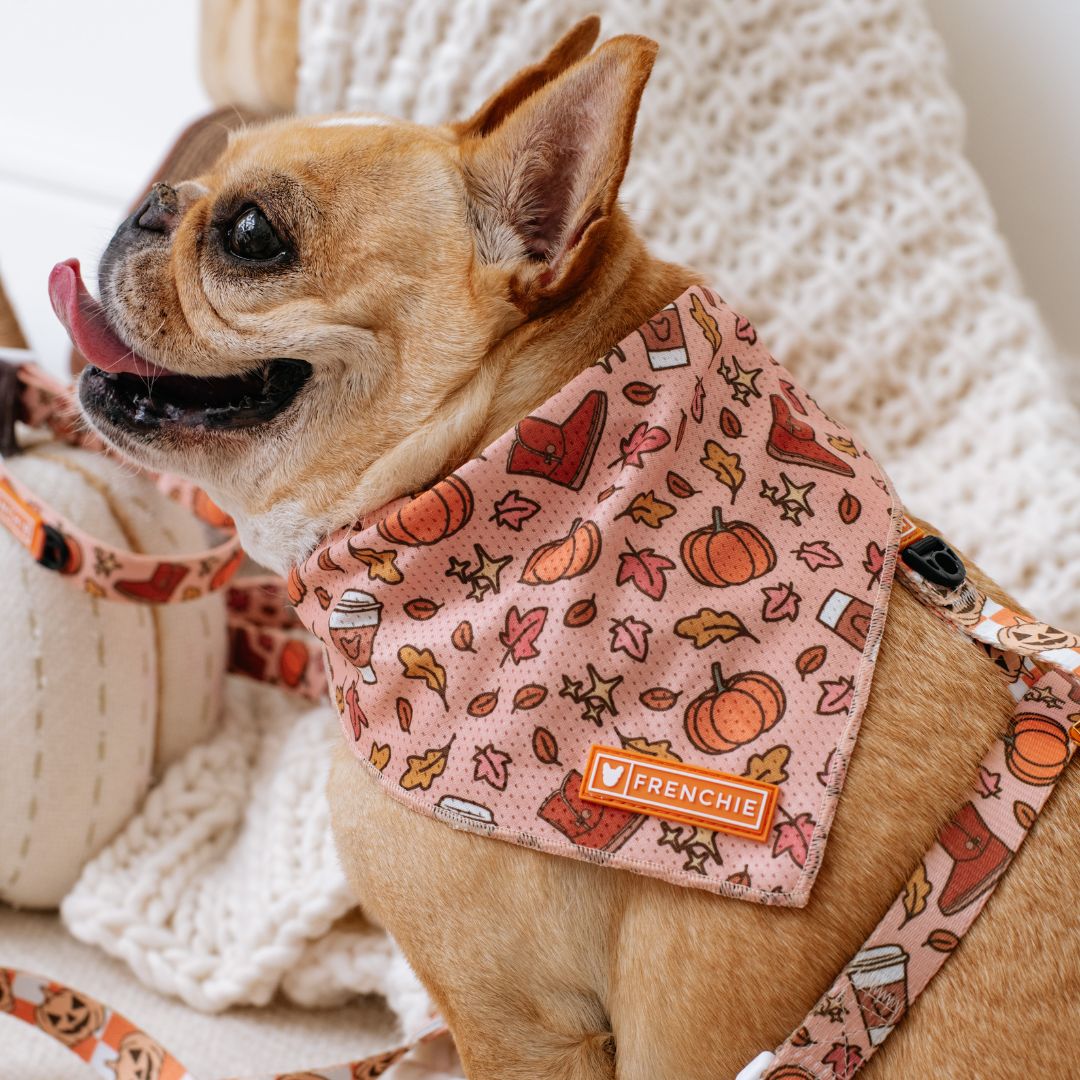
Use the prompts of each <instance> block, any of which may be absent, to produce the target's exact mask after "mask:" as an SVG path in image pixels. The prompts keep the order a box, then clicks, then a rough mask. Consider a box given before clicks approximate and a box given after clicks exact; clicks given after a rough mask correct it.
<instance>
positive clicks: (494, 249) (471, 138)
mask: <svg viewBox="0 0 1080 1080" xmlns="http://www.w3.org/2000/svg"><path fill="white" fill-rule="evenodd" d="M598 29H599V20H595V19H593V20H586V21H585V22H583V23H581V24H579V25H578V26H577V27H575V29H574V30H572V31H571V32H570V33H569V34H567V35H566V37H564V38H563V39H562V40H561V41H560V42H559V43H558V45H556V47H555V49H554V51H553V52H552V53H551V55H550V56H548V57H547V59H546V60H544V61H542V62H541V63H540V64H538V65H536V66H535V67H533V68H527V69H526V70H525V71H523V72H522V73H520V74H519V75H518V76H517V77H516V78H515V79H513V80H511V82H510V83H509V84H508V85H507V86H506V87H505V88H504V89H503V90H502V91H500V92H499V93H498V94H496V95H495V97H493V98H492V99H491V100H490V101H488V102H487V104H486V105H485V106H484V107H483V108H482V109H481V110H480V112H478V113H477V114H476V116H475V117H473V118H472V120H469V121H466V123H465V124H464V125H462V126H461V127H460V128H459V129H458V132H459V136H460V141H459V146H460V153H461V165H462V172H463V176H464V180H465V185H466V192H467V197H468V201H469V217H470V221H471V223H472V226H473V230H474V233H475V237H476V251H477V255H478V262H479V264H480V265H483V266H488V267H492V268H497V272H498V273H499V274H500V275H503V276H504V280H505V281H506V283H507V288H508V290H509V295H510V298H511V300H512V302H513V303H514V304H515V306H516V307H517V308H518V309H519V310H521V311H522V312H523V313H525V314H530V313H533V312H538V311H540V310H542V309H544V308H548V307H550V306H551V305H553V304H555V303H557V302H559V301H560V300H561V299H563V298H565V297H567V296H569V295H571V294H572V292H573V290H574V288H575V287H576V286H577V285H578V284H579V283H580V282H581V280H582V279H583V278H584V277H585V275H587V274H588V273H589V272H590V270H591V269H592V268H593V267H594V266H595V265H596V260H597V259H598V258H599V257H600V255H601V254H602V252H603V249H604V244H603V238H604V237H605V236H606V235H607V229H608V226H609V224H610V222H611V220H612V212H613V210H614V208H615V201H616V198H617V196H618V193H619V185H620V184H621V183H622V178H623V174H624V173H625V171H626V164H627V161H628V160H629V158H630V144H631V142H632V140H633V135H634V123H635V120H636V118H637V111H638V105H639V104H640V102H641V94H642V91H643V90H644V89H645V83H646V82H647V81H648V78H649V73H650V72H651V71H652V65H653V61H654V59H655V58H656V52H657V45H656V42H654V41H650V40H649V39H648V38H644V37H635V36H632V35H625V36H622V37H615V38H612V39H611V40H610V41H606V42H605V43H604V44H603V45H601V46H600V48H599V49H597V50H596V51H595V52H592V53H590V52H589V51H588V50H589V47H590V46H591V44H592V42H593V41H594V40H595V36H596V32H597V30H598ZM575 57H580V59H575Z"/></svg>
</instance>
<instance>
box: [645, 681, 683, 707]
mask: <svg viewBox="0 0 1080 1080" xmlns="http://www.w3.org/2000/svg"><path fill="white" fill-rule="evenodd" d="M680 697H682V691H681V690H669V689H668V688H667V687H666V686H653V687H650V688H649V689H648V690H645V691H643V692H642V693H641V694H640V695H639V696H638V701H640V702H641V704H642V705H644V706H645V708H646V709H652V710H653V711H654V712H667V711H668V709H672V708H674V707H675V703H676V702H677V701H678V700H679V698H680Z"/></svg>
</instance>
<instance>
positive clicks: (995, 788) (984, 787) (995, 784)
mask: <svg viewBox="0 0 1080 1080" xmlns="http://www.w3.org/2000/svg"><path fill="white" fill-rule="evenodd" d="M979 795H981V796H982V798H984V799H997V798H999V797H1000V796H1001V773H996V772H991V771H990V770H989V769H988V768H987V767H986V766H985V765H980V766H979Z"/></svg>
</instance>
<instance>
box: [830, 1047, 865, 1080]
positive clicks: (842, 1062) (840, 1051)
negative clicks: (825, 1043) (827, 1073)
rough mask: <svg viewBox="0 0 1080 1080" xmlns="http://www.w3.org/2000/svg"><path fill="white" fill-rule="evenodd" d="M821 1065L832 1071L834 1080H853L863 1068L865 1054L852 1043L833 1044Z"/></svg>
mask: <svg viewBox="0 0 1080 1080" xmlns="http://www.w3.org/2000/svg"><path fill="white" fill-rule="evenodd" d="M821 1063H822V1065H828V1066H829V1067H830V1068H831V1069H832V1075H833V1080H851V1078H852V1077H853V1076H854V1075H855V1074H856V1073H857V1072H858V1071H859V1069H860V1068H861V1067H862V1063H863V1053H862V1051H861V1050H860V1049H859V1048H858V1047H857V1046H852V1045H851V1044H850V1043H833V1045H832V1049H831V1050H830V1051H829V1052H828V1053H827V1054H826V1055H825V1056H824V1057H823V1058H822V1059H821Z"/></svg>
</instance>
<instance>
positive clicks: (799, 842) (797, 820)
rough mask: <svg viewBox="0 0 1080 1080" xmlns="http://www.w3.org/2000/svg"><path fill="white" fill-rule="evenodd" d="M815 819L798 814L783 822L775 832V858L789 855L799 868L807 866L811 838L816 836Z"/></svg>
mask: <svg viewBox="0 0 1080 1080" xmlns="http://www.w3.org/2000/svg"><path fill="white" fill-rule="evenodd" d="M815 824H816V823H815V821H814V819H813V818H812V817H811V816H810V815H809V814H807V813H805V812H804V813H802V814H798V815H797V816H796V817H794V818H790V819H789V820H787V821H781V822H780V824H779V825H777V826H776V829H775V830H774V831H775V832H776V839H775V840H774V841H773V851H772V853H773V858H774V859H778V858H779V857H780V856H781V855H783V854H785V853H787V854H788V855H790V856H791V861H792V862H794V863H795V865H796V866H798V867H803V866H805V865H806V856H807V855H808V854H809V853H810V838H811V837H812V836H813V835H814V828H815Z"/></svg>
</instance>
